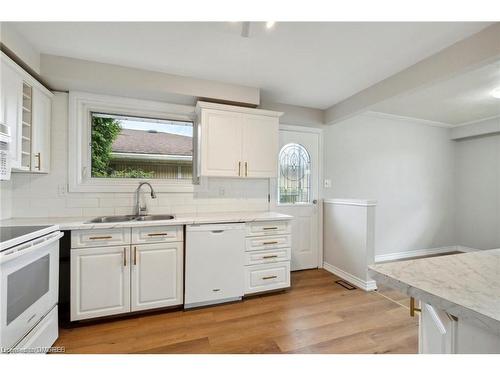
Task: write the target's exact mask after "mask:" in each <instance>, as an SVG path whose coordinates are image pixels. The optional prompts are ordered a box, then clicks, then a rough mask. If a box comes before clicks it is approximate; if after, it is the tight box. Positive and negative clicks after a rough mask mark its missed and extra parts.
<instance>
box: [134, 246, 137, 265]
mask: <svg viewBox="0 0 500 375" xmlns="http://www.w3.org/2000/svg"><path fill="white" fill-rule="evenodd" d="M134 266H137V246H134Z"/></svg>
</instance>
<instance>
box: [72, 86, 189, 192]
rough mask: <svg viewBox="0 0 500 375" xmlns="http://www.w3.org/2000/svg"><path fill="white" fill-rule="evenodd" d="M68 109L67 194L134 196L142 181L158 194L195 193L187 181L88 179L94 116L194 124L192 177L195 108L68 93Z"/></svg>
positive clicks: (116, 97) (99, 95)
mask: <svg viewBox="0 0 500 375" xmlns="http://www.w3.org/2000/svg"><path fill="white" fill-rule="evenodd" d="M68 107H69V108H68V126H69V130H68V190H69V191H70V192H111V193H120V192H127V193H129V192H133V191H134V189H135V188H136V187H137V185H138V183H139V182H141V181H149V182H151V183H152V184H153V185H154V187H155V190H156V191H158V192H193V191H194V188H195V185H194V183H193V182H192V181H186V180H179V181H176V180H168V179H146V178H99V177H92V176H91V162H92V157H91V130H92V126H91V116H92V113H96V112H97V113H109V114H119V115H125V116H135V117H146V118H158V119H165V120H177V121H186V122H191V123H192V124H193V176H194V175H195V171H196V170H197V168H196V165H195V163H196V160H197V156H196V147H195V146H196V144H197V141H196V133H197V132H196V130H197V125H196V113H195V107H194V106H189V105H181V104H171V103H165V102H158V101H149V100H142V99H133V98H124V97H118V96H110V95H101V94H92V93H87V92H77V91H71V92H70V93H69V98H68ZM71 150H73V151H71Z"/></svg>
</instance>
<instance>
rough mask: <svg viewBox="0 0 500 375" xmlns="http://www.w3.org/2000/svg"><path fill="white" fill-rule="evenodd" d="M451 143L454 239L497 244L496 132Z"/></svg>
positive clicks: (499, 159)
mask: <svg viewBox="0 0 500 375" xmlns="http://www.w3.org/2000/svg"><path fill="white" fill-rule="evenodd" d="M455 147H456V171H457V172H456V180H455V187H456V197H457V202H456V216H455V218H456V236H457V241H458V243H459V244H460V245H463V246H467V247H472V248H475V249H492V248H500V135H499V134H498V133H497V134H493V135H488V136H480V137H474V138H468V139H462V140H458V141H456V142H455Z"/></svg>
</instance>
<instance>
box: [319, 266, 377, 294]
mask: <svg viewBox="0 0 500 375" xmlns="http://www.w3.org/2000/svg"><path fill="white" fill-rule="evenodd" d="M323 268H324V269H325V270H327V271H328V272H330V273H333V274H334V275H337V276H339V277H340V278H342V279H344V280H345V281H348V282H349V283H351V284H352V285H355V286H357V287H358V288H360V289H363V290H364V291H366V292H371V291H373V290H376V289H377V283H376V282H375V280H369V281H365V280H361V279H360V278H359V277H357V276H354V275H352V274H350V273H348V272H345V271H343V270H341V269H340V268H337V267H335V266H332V265H331V264H329V263H327V262H323Z"/></svg>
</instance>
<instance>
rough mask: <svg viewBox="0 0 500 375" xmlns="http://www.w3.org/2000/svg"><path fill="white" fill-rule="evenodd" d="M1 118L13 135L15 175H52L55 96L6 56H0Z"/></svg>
mask: <svg viewBox="0 0 500 375" xmlns="http://www.w3.org/2000/svg"><path fill="white" fill-rule="evenodd" d="M1 76H2V79H1V95H2V98H1V115H0V119H1V120H2V122H4V123H5V124H7V125H8V126H9V129H10V134H11V145H10V154H11V166H12V169H13V170H14V171H20V172H38V173H48V172H49V171H50V128H51V112H52V97H53V94H52V93H51V92H50V91H49V90H47V89H46V88H45V87H44V86H43V85H42V84H40V82H38V81H37V80H36V79H35V78H33V77H32V76H31V75H29V74H28V73H27V72H26V71H24V70H23V69H22V68H21V67H20V66H19V65H17V64H16V63H15V62H14V61H13V60H11V59H10V58H9V57H7V56H6V55H5V54H4V53H2V54H1Z"/></svg>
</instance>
